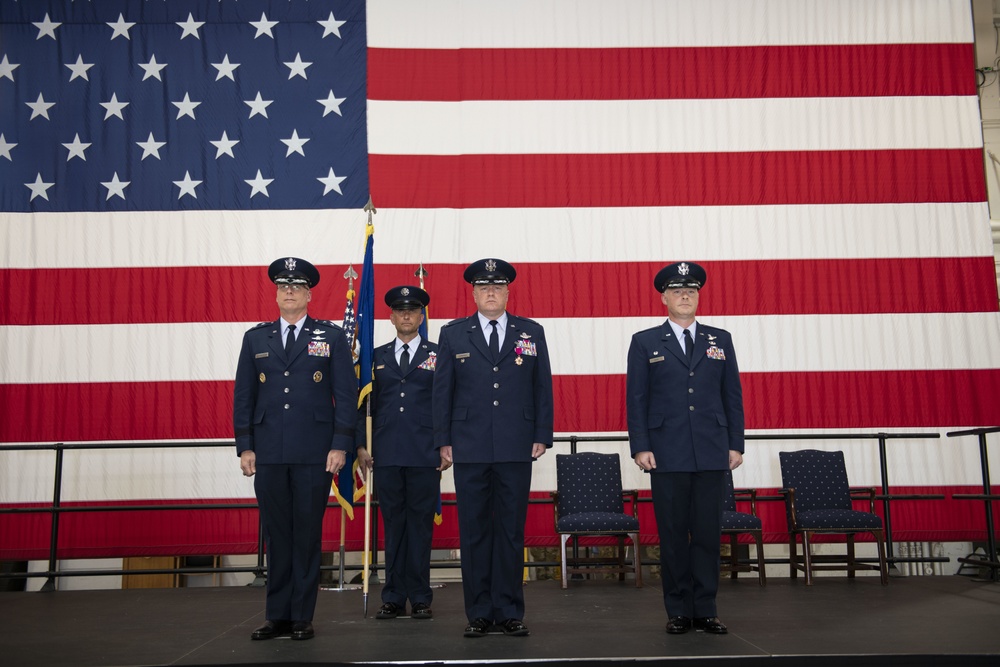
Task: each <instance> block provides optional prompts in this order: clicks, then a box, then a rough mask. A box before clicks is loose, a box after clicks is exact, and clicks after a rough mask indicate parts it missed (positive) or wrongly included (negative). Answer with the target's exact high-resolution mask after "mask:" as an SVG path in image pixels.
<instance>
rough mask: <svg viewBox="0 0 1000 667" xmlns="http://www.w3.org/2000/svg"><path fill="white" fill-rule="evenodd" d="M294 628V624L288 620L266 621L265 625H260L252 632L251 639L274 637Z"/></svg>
mask: <svg viewBox="0 0 1000 667" xmlns="http://www.w3.org/2000/svg"><path fill="white" fill-rule="evenodd" d="M291 629H292V624H291V623H289V622H288V621H264V625H262V626H260V627H259V628H257V629H256V630H254V631H253V632H252V633H251V634H250V639H254V640H258V639H274V638H275V637H277V636H279V635H283V634H285V633H286V632H288V631H289V630H291Z"/></svg>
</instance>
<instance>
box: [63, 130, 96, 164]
mask: <svg viewBox="0 0 1000 667" xmlns="http://www.w3.org/2000/svg"><path fill="white" fill-rule="evenodd" d="M63 146H65V147H66V148H68V149H69V155H67V156H66V161H67V162H69V161H70V160H72V159H73V158H75V157H78V158H80V159H81V160H83V161H84V162H86V161H87V156H86V155H84V154H83V152H84V151H85V150H87V149H88V148H90V144H86V143H83V142H82V141H80V133H79V132H78V133H77V134H76V136H75V137H73V143H69V144H63Z"/></svg>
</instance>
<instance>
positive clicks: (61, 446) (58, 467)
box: [0, 427, 1000, 591]
mask: <svg viewBox="0 0 1000 667" xmlns="http://www.w3.org/2000/svg"><path fill="white" fill-rule="evenodd" d="M992 432H1000V427H995V428H991V429H975V430H972V431H959V432H955V433H949V434H948V435H949V436H953V435H966V434H980V437H981V438H983V437H984V434H985V433H992ZM939 437H940V434H938V433H779V434H767V433H763V434H761V433H756V434H750V435H747V436H746V439H747V440H751V441H753V440H758V441H776V440H798V441H810V440H813V441H817V440H877V441H878V448H879V470H880V481H881V491H882V492H881V494H879V495H877V496H876V498H877V499H878V500H880V501H882V507H883V514H884V519H885V541H886V548H887V554H889V559H888V560H889V562H890V563H898V562H947V561H948V560H949V559H948V558H946V557H930V556H928V557H898V556H892V554H893V549H892V546H893V538H892V514H891V506H890V502H891V501H893V500H940V499H943V498H944V497H945V496H944V495H943V494H922V495H915V494H906V495H899V494H890V493H889V476H888V464H887V461H886V444H887V442H888V441H889V440H901V439H908V440H913V439H926V438H939ZM554 441H555V442H556V443H567V444H569V449H570V453H573V454H575V453H577V448H578V445H579V444H581V443H605V442H618V443H621V442H627V441H628V436H627V435H612V436H577V435H570V436H560V437H557V438H555V439H554ZM192 447H194V448H200V447H232V443H230V442H206V441H186V442H170V443H163V442H152V443H121V442H115V443H55V444H47V445H0V452H4V451H53V452H55V466H54V467H55V470H54V480H53V491H52V503H51V504H50V505H46V506H40V507H18V508H0V514H30V513H47V514H51V515H52V521H51V531H50V539H49V554H48V556H49V557H48V569H47V570H45V571H44V572H13V573H10V572H0V579H14V578H16V579H20V578H25V577H45V578H46V581H45V583H44V584H43V586H42V590H43V591H47V590H55V579H56V578H57V577H67V576H76V577H79V576H120V575H139V574H216V573H219V574H221V573H245V572H252V573H253V574H254V575H255V580H254V585H261V584H262V583H263V581H264V577H265V576H266V566H265V564H264V539H263V530H262V528H261V526H260V522H259V521H258V529H257V553H256V556H257V562H256V564H255V565H252V566H226V567H222V566H219V567H177V568H159V569H143V570H134V569H131V570H130V569H123V568H119V569H110V568H109V569H99V570H96V569H95V570H71V571H59V570H58V569H57V565H58V560H59V558H58V556H59V554H58V544H59V517H60V516H61V515H62V514H64V513H71V512H128V511H140V510H143V511H145V510H156V511H175V510H223V509H225V510H232V509H256V508H257V503H255V502H254V503H197V504H195V503H191V504H170V505H148V504H142V505H129V504H116V505H87V506H86V507H64V506H63V505H62V481H63V466H64V455H65V452H67V451H76V450H108V449H163V448H192ZM981 449H982V451H983V454H982V456H983V457H985V444H981ZM983 460H984V461H985V458H984V459H983ZM983 465H984V469H983V470H984V489H985V490H986V493H987V494H988V493H989V471H988V464H986V463H984V464H983ZM955 497H956V498H963V499H964V498H966V496H960V495H958V494H956V495H955ZM975 498H981V496H978V495H977V496H975ZM783 499H784V497H783V496H780V495H779V496H758V500H761V501H765V502H767V501H778V500H783ZM994 499H995V498H994ZM529 502H530V503H531V504H551V503H552V500H551V499H546V498H532V499H531V500H530V501H529ZM640 502H651V499H650V498H640ZM442 503H443V504H445V505H454V504H455V501H454V500H442ZM372 504H373V507H374V508H375V511H374V512H373V514H372V517H371V518H372V523H373V524H374V525H373V534H374V536H375V537H374V541H373V543H374V544H377V543H378V533H377V530H378V517H377V511H378V507H377V505H378V503H377V501H374V502H373V503H372ZM327 507H339V505H338V504H337V503H335V502H331V503H329V504H328V505H327ZM987 512H988V514H987V516H988V517H990V518H989V519H988V521H989V523H988V524H987V526H988V528H987V535H988V539H989V540H990V556H991V560H992V561H996V546H995V542H994V539H993V533H992V530H990V529H989V527H991V526H992V511H991V508H990V502H989V500H987ZM375 552H376V553H375V557H373V559H372V563H371V567H372V570H373V571H377V570H378V569H380V567H381V566H380V565H379V564H378V562H377V549H376V550H375ZM193 555H194V554H193ZM341 556H343V554H341ZM858 560H872V559H858ZM767 562H769V563H787V559H769V560H768V561H767ZM525 565H526V566H527V567H551V566H556V565H559V563H558V562H555V561H552V562H549V561H533V562H530V563H526V564H525ZM993 566H994V567H1000V564H994V565H993ZM432 567H453V565H452V564H449V563H432ZM322 569H323V570H333V569H339V570H340V572H341V583H343V572H344V570H345V569H348V570H361V569H363V565H345V563H344V562H343V557H341V562H340V564H339V565H335V566H323V567H322ZM994 571H995V570H994Z"/></svg>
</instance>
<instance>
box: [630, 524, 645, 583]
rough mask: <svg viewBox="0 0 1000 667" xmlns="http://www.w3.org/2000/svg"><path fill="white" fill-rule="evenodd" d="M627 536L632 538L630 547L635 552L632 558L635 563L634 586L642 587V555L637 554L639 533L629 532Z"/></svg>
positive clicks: (639, 546) (638, 550)
mask: <svg viewBox="0 0 1000 667" xmlns="http://www.w3.org/2000/svg"><path fill="white" fill-rule="evenodd" d="M628 536H629V539H631V540H632V548H633V551H634V553H635V557H634V558H633V559H632V560H633V564H634V565H635V587H636V588H642V556H640V555H639V553H640V552H641V551H642V546H641V545H640V544H639V533H629V535H628Z"/></svg>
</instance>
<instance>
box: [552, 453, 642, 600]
mask: <svg viewBox="0 0 1000 667" xmlns="http://www.w3.org/2000/svg"><path fill="white" fill-rule="evenodd" d="M625 497H628V498H630V499H631V511H630V512H626V511H625V505H624V500H623V498H625ZM552 498H553V500H554V501H555V523H556V533H558V534H559V538H560V549H561V552H562V587H563V588H566V587H567V582H568V579H569V575H570V574H588V573H606V572H610V573H617V574H618V575H619V577H618V578H619V580H621V581H624V580H625V574H626V572H635V585H636V588H641V587H642V561H641V558H640V556H639V552H640V546H639V519H638V515H637V508H638V500H639V492H638V491H622V473H621V459H620V458H619V456H618V454H598V453H596V452H583V453H580V454H557V455H556V491H554V492H553V493H552ZM583 536H610V537H617V538H618V557H617V558H601V557H578V558H574V559H573V560H572V561H571V562H568V560H567V557H566V543H567V542H568V541H569V540H570V538H573V539H574V540H577V539H578V538H580V537H583ZM626 537H628V538H629V540H631V542H632V546H633V552H634V554H635V555H634V557H633V559H632V566H631V567H630V566H629V565H628V564H627V563H626V561H625V538H626ZM570 565H572V567H571V566H570Z"/></svg>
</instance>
